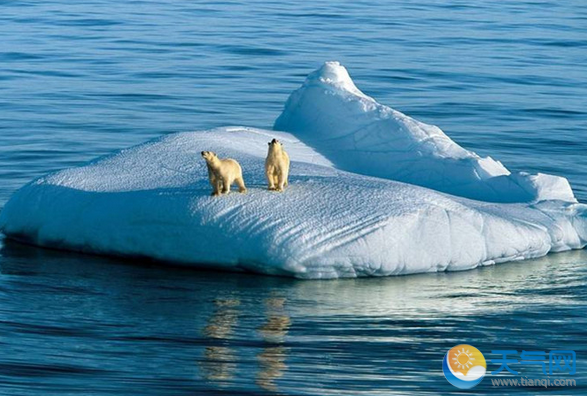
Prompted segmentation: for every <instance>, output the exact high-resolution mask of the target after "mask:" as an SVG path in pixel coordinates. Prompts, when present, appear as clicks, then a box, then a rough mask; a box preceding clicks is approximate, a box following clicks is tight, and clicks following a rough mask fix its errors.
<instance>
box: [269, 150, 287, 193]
mask: <svg viewBox="0 0 587 396" xmlns="http://www.w3.org/2000/svg"><path fill="white" fill-rule="evenodd" d="M267 144H268V145H269V152H268V153H267V159H266V160H265V175H266V176H267V182H268V183H269V190H272V191H273V190H277V191H283V189H284V188H285V187H286V186H287V178H288V176H289V155H287V153H286V152H285V150H284V149H283V145H282V144H281V143H280V142H279V141H278V140H277V139H273V140H272V141H270V142H269V143H267Z"/></svg>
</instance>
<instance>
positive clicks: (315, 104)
mask: <svg viewBox="0 0 587 396" xmlns="http://www.w3.org/2000/svg"><path fill="white" fill-rule="evenodd" d="M274 129H276V130H280V131H286V132H291V133H293V134H294V135H295V136H296V137H298V138H299V139H300V140H302V141H303V142H305V143H306V144H308V145H310V146H311V147H313V148H315V149H316V150H318V151H319V152H320V153H321V154H323V155H324V156H325V157H326V158H328V159H329V160H331V161H332V162H333V164H334V165H335V166H336V167H338V168H340V169H343V170H346V171H350V172H355V173H360V174H364V175H369V176H376V177H382V178H386V179H391V180H398V181H403V182H406V183H410V184H416V185H419V186H423V187H428V188H431V189H434V190H437V191H442V192H446V193H449V194H453V195H458V196H462V197H466V198H471V199H477V200H482V201H490V202H503V203H506V202H509V203H512V202H535V201H541V200H553V199H557V200H562V201H568V202H576V199H575V196H574V194H573V191H572V190H571V186H570V185H569V182H568V181H567V180H566V179H565V178H563V177H558V176H552V175H546V174H541V173H538V174H535V175H531V174H528V173H515V174H512V173H511V172H510V171H509V170H508V169H507V168H506V167H505V166H504V165H503V164H501V163H500V162H499V161H496V160H494V159H492V158H491V157H485V158H482V157H480V156H478V155H477V154H475V153H474V152H471V151H468V150H466V149H464V148H462V147H461V146H459V145H458V144H457V143H455V142H454V141H453V140H451V139H450V138H449V137H448V136H447V135H446V134H445V133H444V132H443V131H442V130H441V129H440V128H438V127H437V126H434V125H428V124H425V123H423V122H420V121H417V120H415V119H413V118H411V117H408V116H407V115H405V114H402V113H401V112H399V111H396V110H394V109H392V108H390V107H387V106H384V105H382V104H379V103H377V102H376V101H375V100H374V99H373V98H371V97H369V96H367V95H365V94H364V93H363V92H361V91H360V90H359V89H358V88H357V87H356V86H355V84H354V82H353V81H352V80H351V77H350V76H349V73H348V72H347V70H346V69H345V68H344V67H343V66H341V65H340V64H339V63H338V62H326V63H325V64H324V65H323V66H322V67H321V68H320V69H318V70H316V71H315V72H313V73H311V74H310V75H309V76H308V78H307V79H306V81H305V82H304V84H303V85H302V87H301V88H299V89H298V90H296V91H294V92H293V93H292V94H291V96H290V97H289V99H288V101H287V103H286V105H285V109H284V110H283V113H282V114H281V115H280V116H279V118H278V119H277V121H276V122H275V125H274Z"/></svg>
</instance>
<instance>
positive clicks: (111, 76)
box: [0, 0, 587, 395]
mask: <svg viewBox="0 0 587 396" xmlns="http://www.w3.org/2000/svg"><path fill="white" fill-rule="evenodd" d="M0 35H1V37H2V40H0V93H1V95H0V180H1V181H2V183H0V207H1V206H2V205H3V204H4V203H5V202H6V201H7V199H8V198H9V196H10V194H11V193H13V192H14V191H15V190H16V189H17V188H18V187H20V186H21V185H23V184H24V183H26V182H28V181H30V180H32V179H34V178H35V177H37V176H40V175H42V174H45V173H47V172H49V171H52V170H56V169H61V168H64V167H69V166H75V165H79V164H82V163H84V162H85V161H88V160H90V159H92V158H94V157H96V156H98V155H102V154H106V153H108V152H111V151H112V150H115V149H119V148H124V147H127V146H130V145H133V144H137V143H140V142H142V141H145V140H147V139H149V138H152V137H155V136H159V135H161V134H165V133H170V132H176V131H184V130H195V129H202V128H209V127H215V126H221V125H229V124H233V125H243V124H244V125H250V126H256V127H265V128H268V127H270V126H271V125H272V124H273V121H274V120H275V118H276V117H277V116H278V115H279V113H280V111H281V109H282V107H283V104H284V101H285V100H286V99H287V97H288V96H289V94H290V93H291V91H293V90H294V89H295V88H297V87H298V86H299V85H300V84H301V83H302V82H303V80H304V78H305V76H306V75H307V74H308V73H309V72H311V71H312V70H314V69H316V68H317V67H319V66H320V64H321V63H322V62H324V61H327V60H338V61H340V62H341V63H342V64H343V65H345V66H346V67H347V68H348V69H349V71H350V73H351V76H352V77H353V79H354V81H355V83H356V84H357V86H358V87H359V88H360V89H362V90H363V91H364V92H365V93H367V94H369V95H371V96H373V97H375V98H376V99H377V100H378V101H379V102H381V103H384V104H387V105H390V106H392V107H394V108H396V109H398V110H400V111H402V112H404V113H407V114H408V115H411V116H413V117H415V118H417V119H419V120H422V121H424V122H427V123H431V124H436V125H438V126H440V127H441V128H442V129H443V130H444V131H445V132H446V133H447V134H448V135H449V136H450V137H451V138H453V139H454V140H456V141H457V142H458V143H459V144H461V145H462V146H464V147H465V148H467V149H471V150H473V151H476V152H477V153H479V154H480V155H491V156H492V157H493V158H495V159H497V160H500V161H502V162H503V163H504V164H505V165H506V166H507V167H508V168H509V169H511V170H515V171H519V170H527V171H531V172H540V171H542V172H547V173H552V174H556V175H562V176H565V177H567V178H568V179H569V180H570V182H571V184H572V186H573V188H574V190H575V192H576V195H577V197H578V198H579V200H581V201H583V202H587V180H586V179H585V177H584V175H585V174H586V173H587V172H586V171H587V157H586V156H585V152H586V149H587V143H586V142H585V139H584V133H585V131H586V130H587V110H586V109H587V84H586V83H585V81H587V69H586V68H585V64H586V63H587V40H585V37H587V4H585V2H583V1H580V0H575V1H566V2H555V1H528V2H517V1H515V2H514V1H503V2H495V1H489V0H486V1H477V2H465V1H450V2H424V1H421V2H419V1H416V2H399V1H398V2H376V1H352V2H351V1H349V2H343V1H327V2H326V1H325V2H312V3H308V4H304V3H302V2H283V3H282V2H268V1H247V2H244V1H223V2H218V3H215V4H210V3H208V2H200V1H190V2H182V1H176V0H170V1H166V2H152V1H124V2H115V1H112V0H94V1H90V2H83V4H81V3H80V4H73V3H71V2H65V1H62V0H61V1H51V0H47V1H43V2H39V1H5V2H3V3H2V4H0ZM0 244H1V247H0V272H1V273H0V345H1V347H2V349H1V350H2V351H3V352H4V353H2V354H0V394H6V395H50V394H55V395H67V394H84V395H86V394H87V395H111V394H124V395H131V394H145V395H148V394H153V395H184V394H257V393H261V394H275V393H278V394H279V393H282V394H299V395H302V394H303V395H326V394H333V395H334V394H348V395H361V394H365V395H371V394H394V393H396V394H406V393H410V392H414V393H418V394H426V393H428V394H435V393H439V392H440V393H448V392H451V391H456V390H457V389H456V388H453V387H452V386H451V385H450V384H449V383H448V382H446V380H445V379H444V376H443V374H442V368H441V367H442V358H443V357H444V354H445V353H446V351H448V349H450V348H451V347H453V346H454V345H457V344H461V343H465V344H470V345H473V346H475V347H477V348H478V349H479V350H481V351H482V352H483V353H484V354H485V357H486V359H487V360H488V371H491V370H496V369H497V367H498V365H495V364H494V363H491V362H490V359H491V358H496V357H498V356H495V355H492V354H491V351H492V350H498V349H513V350H517V351H518V352H522V350H526V351H546V352H548V351H550V350H555V349H571V350H575V351H576V354H577V357H578V363H577V374H575V375H574V376H572V378H575V379H576V382H577V387H574V388H557V389H556V392H557V393H569V394H571V393H581V392H585V389H586V387H587V374H586V371H585V369H586V368H587V366H585V364H584V363H583V362H584V358H585V356H586V355H587V347H586V346H585V345H586V341H587V337H586V336H587V332H586V330H585V328H586V325H587V320H586V319H585V314H584V313H585V309H586V306H587V291H586V283H587V266H586V264H587V254H586V253H585V252H582V251H580V252H570V253H564V254H556V255H550V256H547V257H546V258H543V259H540V260H533V261H526V262H519V263H511V264H503V265H499V266H495V267H489V268H483V269H479V270H474V271H468V272H460V273H442V274H430V275H418V276H407V277H396V278H387V279H360V280H340V281H328V282H323V281H296V280H291V279H282V278H271V277H260V276H254V275H242V274H224V273H213V272H198V271H187V270H179V269H175V268H167V267H162V266H156V265H153V264H150V263H141V262H132V263H129V262H123V261H120V260H113V259H105V258H98V257H90V256H84V255H76V254H70V253H65V252H55V251H47V250H42V249H37V248H32V247H27V246H22V245H19V244H16V243H14V242H9V241H2V242H0ZM512 368H514V369H518V370H519V371H522V372H524V373H526V374H528V377H541V373H540V370H539V367H536V366H521V365H519V364H518V365H517V366H516V365H512ZM522 369H523V370H522ZM524 370H525V371H524ZM490 377H491V375H488V376H487V378H485V380H484V381H483V382H482V383H481V384H480V385H479V386H477V387H476V388H474V390H473V392H475V393H479V394H485V393H487V392H496V393H500V394H503V393H524V392H528V393H532V394H534V393H537V392H538V390H537V389H529V388H525V389H524V388H511V387H510V388H493V387H492V386H491V381H490Z"/></svg>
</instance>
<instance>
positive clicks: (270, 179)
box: [265, 169, 275, 190]
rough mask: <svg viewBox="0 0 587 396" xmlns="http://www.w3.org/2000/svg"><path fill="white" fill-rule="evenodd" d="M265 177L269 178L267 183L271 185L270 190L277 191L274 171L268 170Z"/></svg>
mask: <svg viewBox="0 0 587 396" xmlns="http://www.w3.org/2000/svg"><path fill="white" fill-rule="evenodd" d="M265 176H267V183H268V184H269V190H275V180H274V179H273V170H271V169H268V170H267V171H266V172H265Z"/></svg>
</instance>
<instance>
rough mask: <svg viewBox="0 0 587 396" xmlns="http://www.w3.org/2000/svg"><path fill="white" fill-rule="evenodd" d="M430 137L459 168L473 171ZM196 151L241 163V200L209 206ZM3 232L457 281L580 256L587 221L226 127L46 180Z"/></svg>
mask: <svg viewBox="0 0 587 396" xmlns="http://www.w3.org/2000/svg"><path fill="white" fill-rule="evenodd" d="M347 88H348V87H347ZM439 136H440V137H439V139H440V140H441V141H444V142H445V143H446V150H449V151H450V152H451V153H453V154H454V155H455V156H457V155H460V156H462V157H463V158H465V159H466V158H473V157H471V156H470V155H471V154H468V153H467V152H466V151H464V150H463V149H460V148H459V147H458V146H453V145H452V144H451V142H450V141H449V140H446V139H448V138H444V137H443V135H439ZM274 137H276V138H278V139H279V140H281V141H283V142H284V144H285V148H286V150H287V151H288V152H289V155H290V157H291V159H292V166H291V173H290V175H291V176H290V186H289V187H288V189H287V190H286V191H285V192H284V193H277V192H269V191H267V190H266V182H265V177H264V174H263V173H264V166H263V164H264V158H265V154H266V148H267V142H268V141H269V140H271V139H272V138H274ZM202 150H212V151H216V152H217V153H218V154H219V155H220V156H221V157H232V158H235V159H237V160H238V161H239V162H240V163H241V165H242V167H243V172H244V178H245V182H246V183H247V187H248V188H249V192H248V193H247V194H246V195H242V194H239V193H237V192H233V193H231V194H230V195H228V196H224V197H219V198H214V197H210V196H209V195H210V192H211V187H210V186H209V184H208V180H207V171H206V168H205V164H204V161H203V159H202V158H201V157H200V155H199V153H200V151H202ZM471 161H473V160H471ZM480 161H483V160H480ZM492 164H493V165H492V166H495V168H496V169H497V170H494V172H497V171H498V170H499V166H498V165H495V164H494V163H492ZM484 169H487V168H486V167H485V168H484ZM538 184H540V183H538ZM0 230H2V231H3V232H4V233H5V234H7V235H8V236H11V237H13V238H19V239H23V240H26V241H29V242H32V243H35V244H39V245H42V246H50V247H58V248H65V249H71V250H79V251H84V252H93V253H104V254H113V255H122V256H141V257H149V258H153V259H158V260H164V261H170V262H174V263H176V264H182V265H186V266H209V267H214V268H225V269H231V270H247V271H255V272H261V273H267V274H281V275H290V276H295V277H299V278H336V277H355V276H384V275H397V274H409V273H417V272H430V271H444V270H464V269H469V268H474V267H477V266H480V265H489V264H494V263H498V262H504V261H511V260H520V259H525V258H532V257H539V256H542V255H545V254H546V253H548V252H549V251H563V250H568V249H577V248H582V247H583V246H585V242H586V240H587V210H586V206H585V205H582V204H576V203H571V202H562V201H544V202H539V203H533V204H531V203H518V204H499V203H488V202H479V201H472V200H468V199H465V198H459V197H454V196H450V195H446V194H443V193H439V192H436V191H433V190H430V189H427V188H423V187H418V186H414V185H410V184H404V183H401V182H396V181H391V180H385V179H380V178H374V177H370V176H364V175H358V174H353V173H348V172H345V171H341V170H338V169H336V168H335V167H333V166H332V164H331V163H330V162H329V160H327V159H326V158H324V157H323V156H322V155H320V154H319V153H317V152H316V151H314V150H313V149H311V148H309V147H308V146H306V145H305V144H304V143H301V142H300V141H298V140H297V139H296V138H295V137H294V136H292V135H290V134H287V133H279V132H273V131H263V130H258V129H251V128H242V127H232V128H220V129H215V130H211V131H202V132H190V133H180V134H174V135H168V136H165V137H163V138H161V139H158V140H155V141H152V142H148V143H145V144H142V145H140V146H136V147H133V148H130V149H127V150H123V151H121V152H119V153H117V154H114V155H112V156H109V157H105V158H102V159H99V160H97V161H96V162H93V163H91V164H89V165H86V166H83V167H79V168H73V169H67V170H64V171H60V172H57V173H53V174H50V175H48V176H45V177H42V178H40V179H38V180H36V181H33V182H31V183H30V184H28V185H26V186H24V187H23V188H22V189H20V190H19V191H18V192H16V193H15V194H14V196H13V197H12V198H11V199H10V201H9V202H8V203H7V204H6V206H5V207H4V209H3V210H2V212H0Z"/></svg>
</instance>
